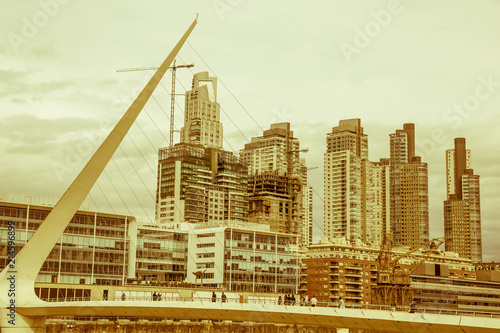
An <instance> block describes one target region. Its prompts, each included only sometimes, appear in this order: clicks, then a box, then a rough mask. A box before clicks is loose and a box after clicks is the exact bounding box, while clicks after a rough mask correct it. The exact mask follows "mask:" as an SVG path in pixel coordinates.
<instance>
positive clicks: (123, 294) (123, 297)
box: [122, 293, 126, 301]
mask: <svg viewBox="0 0 500 333" xmlns="http://www.w3.org/2000/svg"><path fill="white" fill-rule="evenodd" d="M125 298H126V296H125V293H122V301H124V300H125Z"/></svg>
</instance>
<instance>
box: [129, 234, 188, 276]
mask: <svg viewBox="0 0 500 333" xmlns="http://www.w3.org/2000/svg"><path fill="white" fill-rule="evenodd" d="M187 246H188V232H187V231H182V230H172V229H167V228H164V227H163V226H160V227H159V226H157V225H150V226H139V227H138V229H137V246H136V276H135V278H134V280H136V281H141V282H142V281H146V283H147V282H153V281H154V283H155V284H157V285H158V284H162V285H172V284H173V283H172V282H183V281H184V280H185V279H186V271H187V258H188V253H187V252H186V249H187ZM129 282H130V280H129Z"/></svg>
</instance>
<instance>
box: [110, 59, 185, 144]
mask: <svg viewBox="0 0 500 333" xmlns="http://www.w3.org/2000/svg"><path fill="white" fill-rule="evenodd" d="M193 66H194V64H187V65H178V66H177V65H176V64H175V59H174V64H173V66H172V67H169V68H168V69H170V70H172V89H171V90H170V141H169V146H170V147H172V146H173V145H174V125H175V123H174V114H175V112H174V111H175V95H176V94H175V76H176V71H177V68H191V67H193ZM157 69H158V66H149V67H134V68H123V69H118V70H117V72H133V71H148V70H157ZM181 95H183V94H181Z"/></svg>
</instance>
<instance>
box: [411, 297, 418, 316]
mask: <svg viewBox="0 0 500 333" xmlns="http://www.w3.org/2000/svg"><path fill="white" fill-rule="evenodd" d="M416 307H417V304H416V303H415V300H412V302H411V303H410V313H415V309H416Z"/></svg>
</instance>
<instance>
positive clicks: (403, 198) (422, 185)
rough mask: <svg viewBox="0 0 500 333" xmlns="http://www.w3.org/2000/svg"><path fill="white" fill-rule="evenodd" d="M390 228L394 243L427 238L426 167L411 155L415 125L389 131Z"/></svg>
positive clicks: (410, 243) (406, 243) (408, 243)
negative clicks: (393, 131)
mask: <svg viewBox="0 0 500 333" xmlns="http://www.w3.org/2000/svg"><path fill="white" fill-rule="evenodd" d="M389 137H390V159H389V163H390V200H391V205H390V207H391V214H390V220H391V232H392V237H393V245H394V246H408V247H411V248H413V247H417V246H420V245H421V244H423V243H425V242H427V241H429V195H428V169H427V163H423V162H422V159H421V157H420V156H415V125H414V124H404V125H403V129H402V130H396V132H395V133H392V134H390V136H389Z"/></svg>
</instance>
